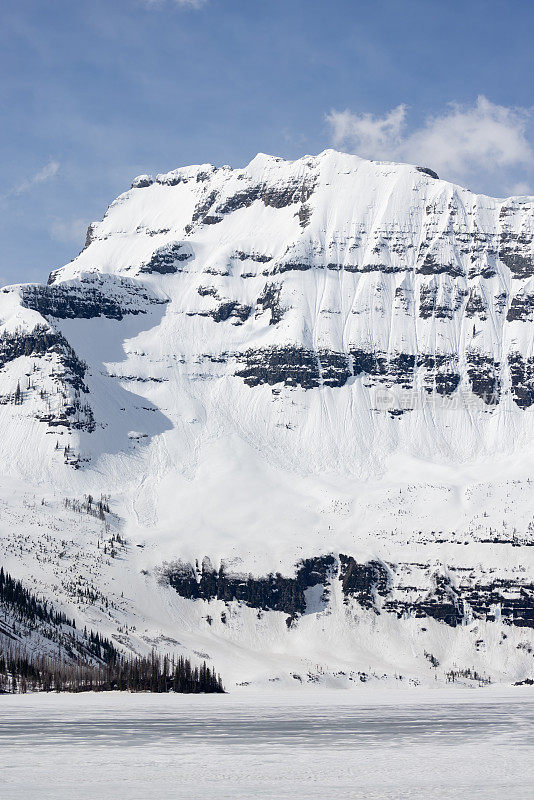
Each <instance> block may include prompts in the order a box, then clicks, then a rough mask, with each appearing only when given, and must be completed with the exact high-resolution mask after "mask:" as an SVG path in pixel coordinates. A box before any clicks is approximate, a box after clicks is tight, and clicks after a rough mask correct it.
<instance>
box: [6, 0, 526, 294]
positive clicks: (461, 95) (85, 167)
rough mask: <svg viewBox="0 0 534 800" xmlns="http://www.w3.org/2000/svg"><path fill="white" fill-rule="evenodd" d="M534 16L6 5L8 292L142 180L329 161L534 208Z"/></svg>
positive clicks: (272, 4)
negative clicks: (372, 163) (452, 185)
mask: <svg viewBox="0 0 534 800" xmlns="http://www.w3.org/2000/svg"><path fill="white" fill-rule="evenodd" d="M533 33H534V3H532V2H529V1H528V0H507V2H505V3H503V2H502V0H499V2H495V1H494V0H470V2H465V0H462V2H458V0H448V1H447V2H445V0H439V2H438V0H373V1H372V2H371V0H369V1H368V0H329V2H324V1H320V0H187V1H186V0H182V1H181V2H180V0H158V1H153V2H150V1H148V0H53V2H51V1H50V0H2V9H1V10H0V76H1V79H0V104H1V113H2V125H1V126H0V142H1V151H0V152H1V158H0V248H1V249H0V252H1V260H0V282H1V283H7V282H15V281H31V280H43V279H45V278H46V276H47V274H48V272H49V271H50V270H51V269H53V268H56V267H58V266H61V265H62V264H64V263H66V262H67V261H68V260H70V259H71V258H72V257H73V256H74V255H75V254H76V253H77V252H78V251H79V249H80V248H81V246H82V244H83V240H84V229H85V228H86V227H87V224H88V223H89V222H90V221H91V220H93V219H98V218H101V217H102V215H103V214H104V212H105V209H106V207H107V205H108V204H109V202H111V200H113V198H114V197H115V196H116V195H117V194H119V193H120V192H122V191H125V190H126V189H127V188H128V187H129V185H130V182H131V180H132V178H133V177H135V176H136V175H138V174H140V173H144V172H150V173H152V172H166V171H168V170H170V169H173V168H175V167H177V166H180V165H183V164H189V163H202V162H211V163H214V164H231V165H233V166H240V165H243V164H245V163H247V162H248V161H249V160H250V159H251V158H252V157H253V156H254V155H255V154H256V153H257V152H258V151H263V152H268V153H273V154H276V155H282V156H284V157H288V158H296V157H299V156H301V155H304V154H305V153H316V152H319V151H321V150H323V149H324V148H325V147H329V146H336V147H338V148H339V149H344V150H349V151H352V152H357V153H358V154H360V155H363V156H366V157H370V158H373V157H374V158H386V159H392V160H406V161H410V162H414V163H424V164H425V165H428V166H431V167H433V168H434V169H436V170H437V171H438V172H439V173H440V175H441V176H442V177H445V178H449V179H451V180H456V181H458V182H461V183H463V184H465V185H468V186H470V187H471V188H473V189H475V190H478V191H485V192H488V193H493V194H497V195H507V194H510V193H515V192H517V193H520V194H527V193H531V192H534V121H533V116H532V114H533V108H534V88H533V82H532V74H533V66H534V64H533V61H534V57H533V53H534V49H533V47H532V37H533Z"/></svg>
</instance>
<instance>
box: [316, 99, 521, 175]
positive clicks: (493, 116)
mask: <svg viewBox="0 0 534 800" xmlns="http://www.w3.org/2000/svg"><path fill="white" fill-rule="evenodd" d="M529 116H530V111H529V110H527V109H524V108H511V107H507V106H499V105H496V104H495V103H492V102H491V101H490V100H488V99H487V98H486V97H484V96H480V97H478V99H477V101H476V103H475V104H474V105H472V106H460V105H458V104H457V103H451V104H449V106H448V107H447V109H446V110H445V111H444V112H443V113H442V114H440V115H438V116H433V117H428V118H427V119H426V120H425V121H424V122H423V124H422V125H421V126H420V127H419V128H417V129H416V130H413V131H411V132H409V133H406V107H405V106H404V105H400V106H397V107H396V108H394V109H392V110H391V111H390V112H389V113H388V114H386V115H385V116H384V117H375V116H373V115H371V114H357V113H354V112H352V111H349V110H346V111H341V112H339V111H332V112H331V113H330V114H329V115H328V116H327V121H328V123H329V125H330V128H331V132H332V141H333V144H334V145H337V146H343V147H346V148H348V149H350V150H352V151H353V152H355V153H358V155H361V156H363V157H366V158H375V159H385V160H396V161H407V162H410V163H414V164H420V165H423V166H429V167H432V168H433V169H436V170H437V171H438V172H439V173H440V175H442V176H443V177H445V178H449V179H452V180H459V181H462V180H465V179H466V178H467V177H469V176H470V175H473V174H475V173H476V172H480V170H485V171H486V172H487V171H492V170H496V169H501V168H514V167H532V166H533V165H534V151H533V149H532V145H531V144H530V142H529V141H528V139H527V123H528V119H529Z"/></svg>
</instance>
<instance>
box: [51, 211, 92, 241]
mask: <svg viewBox="0 0 534 800" xmlns="http://www.w3.org/2000/svg"><path fill="white" fill-rule="evenodd" d="M88 225H89V222H88V220H86V219H85V218H82V217H78V218H76V219H69V220H65V219H55V220H54V221H53V223H52V226H51V228H50V234H51V236H52V239H55V240H56V241H57V242H64V243H66V244H70V243H71V242H74V243H76V244H80V247H81V246H82V245H83V243H84V242H85V234H86V231H87V226H88Z"/></svg>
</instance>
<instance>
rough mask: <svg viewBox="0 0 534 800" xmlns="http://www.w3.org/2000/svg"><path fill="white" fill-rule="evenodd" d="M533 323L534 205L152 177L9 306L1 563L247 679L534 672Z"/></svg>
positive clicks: (329, 173) (386, 190) (418, 185)
mask: <svg viewBox="0 0 534 800" xmlns="http://www.w3.org/2000/svg"><path fill="white" fill-rule="evenodd" d="M533 315H534V199H533V198H526V197H516V198H508V199H506V200H497V199H494V198H490V197H485V196H482V195H476V194H473V193H471V192H469V191H467V190H465V189H462V188H460V187H458V186H455V185H453V184H450V183H447V182H445V181H442V180H440V179H439V178H438V176H437V175H436V174H435V173H434V172H432V170H430V169H427V168H423V167H412V166H408V165H399V164H390V163H378V162H369V161H365V160H363V159H360V158H358V157H356V156H351V155H346V154H342V153H338V152H335V151H331V150H328V151H325V152H324V153H321V154H320V155H318V156H316V157H305V158H302V159H300V160H298V161H294V162H287V161H283V160H282V159H279V158H273V157H270V156H265V155H258V156H257V157H256V158H255V159H253V161H252V162H251V163H250V164H249V165H248V166H247V167H245V168H244V169H231V168H230V167H221V168H214V167H212V166H211V165H206V164H204V165H201V166H194V167H187V168H182V169H178V170H175V171H173V172H170V173H167V174H164V175H158V176H156V177H155V178H154V177H152V176H148V175H143V176H140V177H138V178H136V180H135V181H134V182H133V184H132V187H131V189H130V190H129V191H128V192H126V193H125V194H123V195H121V196H120V197H119V198H117V200H115V201H114V202H113V203H112V204H111V205H110V207H109V208H108V210H107V212H106V214H105V216H104V218H103V220H102V221H101V222H97V223H93V224H92V225H91V226H90V227H89V230H88V233H87V240H86V244H85V248H84V249H83V250H82V252H81V253H80V254H79V255H78V256H77V258H75V259H74V261H72V262H71V263H70V264H68V265H67V266H65V267H63V268H61V269H59V270H56V271H54V272H52V273H51V275H50V278H49V281H48V284H47V285H43V286H41V285H33V284H32V285H29V284H25V285H18V286H8V287H5V288H4V289H3V290H1V292H0V322H1V329H0V330H1V332H0V425H1V431H2V437H1V440H0V453H1V458H2V465H3V469H2V473H3V478H2V485H1V487H0V488H1V491H0V520H2V523H3V525H2V534H1V539H0V548H1V550H0V554H1V555H2V557H3V559H4V562H5V563H6V565H7V567H8V569H9V572H10V573H11V574H12V575H13V576H15V577H16V578H19V579H21V580H26V581H27V582H28V585H29V587H30V588H31V590H32V591H34V592H38V593H39V592H40V593H41V595H42V596H43V597H44V598H53V599H54V602H55V605H56V606H57V605H58V604H60V607H61V608H62V609H63V610H64V613H67V614H68V616H69V618H71V617H72V618H74V617H76V616H77V617H78V619H77V625H78V628H80V627H83V623H88V624H90V626H91V629H96V628H97V627H98V626H100V629H101V630H103V631H104V633H105V635H106V636H110V637H112V638H113V640H114V641H115V643H116V644H117V646H120V647H122V648H123V649H125V650H131V651H134V652H137V653H141V652H144V651H146V650H147V649H150V648H151V647H156V648H159V649H160V650H162V651H165V650H176V651H177V652H184V651H185V652H187V654H195V653H196V654H197V655H198V656H199V657H200V656H202V657H205V656H206V655H207V656H210V657H211V658H213V659H214V662H215V664H216V667H217V669H220V670H221V672H222V673H223V678H224V679H225V683H226V684H227V685H231V682H232V681H234V682H238V683H239V682H249V681H257V682H262V681H275V680H276V681H278V680H286V679H287V680H289V681H292V682H294V681H295V680H297V681H299V680H300V681H306V680H313V681H315V680H324V681H327V680H328V681H332V680H334V679H335V680H336V681H337V682H341V683H343V682H348V681H350V680H356V679H359V680H367V679H369V678H370V677H372V676H375V677H382V676H388V677H393V676H394V675H396V676H398V675H399V674H403V676H404V677H405V678H410V679H412V680H426V679H429V678H431V679H432V680H434V676H435V675H436V676H437V677H438V678H440V679H447V676H449V677H450V675H451V674H455V675H456V674H457V673H458V672H460V673H462V674H463V675H464V677H465V676H467V677H470V676H472V675H474V674H475V673H476V674H477V675H478V676H480V675H484V676H486V677H487V678H491V679H492V680H507V681H510V680H521V679H524V678H527V677H530V676H532V673H533V672H534V668H533V653H534V641H533V640H534V636H533V632H534V577H533V569H532V567H533V558H532V552H533V551H532V548H531V545H532V544H534V536H533V532H534V502H533V500H532V483H531V480H532V472H533V470H532V467H533V462H534V459H533V455H534V447H533V445H534V440H533V425H532V420H533V417H532V413H533V408H534V337H533V325H532V323H533ZM101 495H104V496H105V497H106V500H105V505H106V507H108V506H109V508H110V509H111V510H109V512H103V511H102V507H103V505H102V500H100V506H99V508H100V511H99V512H98V513H96V512H95V509H96V507H97V506H96V505H95V503H96V501H95V503H93V501H92V498H93V497H94V498H97V500H98V498H100V497H101ZM88 498H90V499H91V502H89V500H88ZM93 512H94V513H93ZM117 537H118V538H117ZM28 641H29V640H28ZM291 676H293V677H291ZM295 676H297V677H296V678H295ZM334 676H335V677H334Z"/></svg>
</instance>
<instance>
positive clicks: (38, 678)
mask: <svg viewBox="0 0 534 800" xmlns="http://www.w3.org/2000/svg"><path fill="white" fill-rule="evenodd" d="M113 690H116V691H122V692H156V693H163V692H179V693H182V694H201V693H214V692H218V693H222V692H224V687H223V684H222V680H221V676H220V675H218V674H216V672H215V670H213V669H211V668H210V667H208V666H207V664H206V662H205V661H204V663H203V664H202V665H201V666H196V667H193V666H192V664H191V662H190V660H189V659H188V658H184V657H183V656H180V657H179V658H178V659H175V658H171V657H169V656H159V655H157V654H156V653H154V652H152V653H151V654H150V655H149V656H143V657H136V658H126V657H124V656H120V657H119V658H117V659H115V660H113V661H111V662H109V663H107V664H90V663H87V662H82V661H80V660H78V661H74V662H72V661H71V662H68V661H64V660H62V659H61V658H57V659H56V658H53V657H50V656H44V655H38V656H32V655H29V654H27V653H25V652H23V651H21V650H19V649H18V648H11V649H9V650H7V651H4V652H0V692H3V693H26V692H106V691H113Z"/></svg>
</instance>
